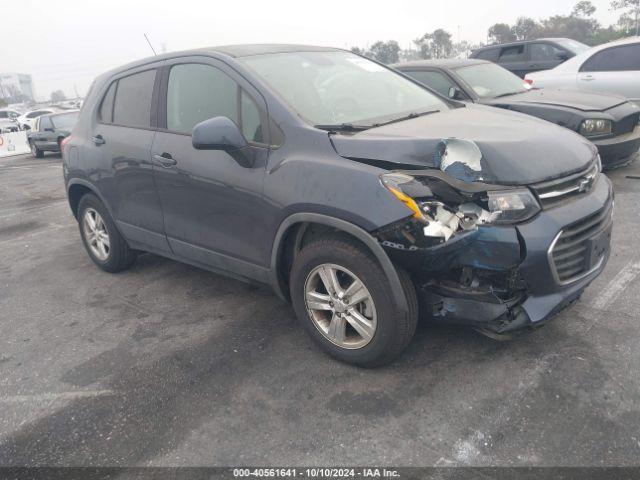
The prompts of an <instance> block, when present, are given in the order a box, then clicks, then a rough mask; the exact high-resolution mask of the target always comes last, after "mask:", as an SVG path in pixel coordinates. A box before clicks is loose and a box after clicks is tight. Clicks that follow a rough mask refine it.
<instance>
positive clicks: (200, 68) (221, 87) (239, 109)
mask: <svg viewBox="0 0 640 480" xmlns="http://www.w3.org/2000/svg"><path fill="white" fill-rule="evenodd" d="M214 117H227V118H229V119H231V120H232V121H233V122H235V123H236V124H237V125H238V126H240V129H241V130H242V133H243V134H244V136H245V137H246V139H247V140H248V141H251V142H263V132H262V128H261V123H260V111H259V110H258V107H257V106H256V104H255V102H254V101H253V100H252V99H251V97H249V95H248V94H247V93H246V92H245V91H244V90H242V89H241V88H240V86H239V85H238V84H237V83H236V82H235V81H234V80H233V79H232V78H231V77H229V76H228V75H227V74H225V73H224V72H222V71H221V70H220V69H218V68H216V67H213V66H211V65H204V64H198V63H189V64H184V65H176V66H174V67H172V68H171V71H170V72H169V84H168V87H167V129H168V130H171V131H173V132H178V133H185V134H191V131H192V130H193V127H194V126H196V125H197V124H198V123H200V122H202V121H204V120H207V119H209V118H214Z"/></svg>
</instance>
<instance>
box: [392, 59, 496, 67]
mask: <svg viewBox="0 0 640 480" xmlns="http://www.w3.org/2000/svg"><path fill="white" fill-rule="evenodd" d="M483 63H491V62H488V61H486V60H480V59H476V58H439V59H437V60H414V61H412V62H404V63H395V64H393V65H390V67H393V68H398V69H402V68H403V67H436V68H453V69H455V68H460V67H468V66H469V65H480V64H483Z"/></svg>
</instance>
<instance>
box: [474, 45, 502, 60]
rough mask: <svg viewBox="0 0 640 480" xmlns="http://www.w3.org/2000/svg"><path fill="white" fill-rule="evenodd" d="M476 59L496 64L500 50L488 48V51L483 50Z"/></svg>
mask: <svg viewBox="0 0 640 480" xmlns="http://www.w3.org/2000/svg"><path fill="white" fill-rule="evenodd" d="M474 58H479V59H481V60H488V61H489V62H495V61H497V60H498V49H497V48H487V49H486V50H481V51H479V52H478V53H477V54H476V55H475V56H474Z"/></svg>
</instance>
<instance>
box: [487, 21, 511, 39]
mask: <svg viewBox="0 0 640 480" xmlns="http://www.w3.org/2000/svg"><path fill="white" fill-rule="evenodd" d="M515 40H517V39H516V36H515V35H514V33H513V30H512V29H511V27H510V26H509V24H507V23H496V24H495V25H492V26H491V27H490V28H489V42H490V43H509V42H513V41H515Z"/></svg>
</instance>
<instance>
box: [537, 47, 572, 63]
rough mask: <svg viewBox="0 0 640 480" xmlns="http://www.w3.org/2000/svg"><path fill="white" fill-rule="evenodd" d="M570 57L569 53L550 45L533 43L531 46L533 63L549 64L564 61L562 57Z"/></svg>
mask: <svg viewBox="0 0 640 480" xmlns="http://www.w3.org/2000/svg"><path fill="white" fill-rule="evenodd" d="M563 55H564V56H565V58H567V57H568V55H567V53H566V52H565V51H564V50H562V49H560V48H557V47H554V46H553V45H551V44H550V43H532V44H531V45H529V56H530V57H531V61H537V62H549V61H558V60H562V56H563Z"/></svg>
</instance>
